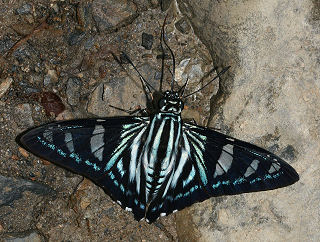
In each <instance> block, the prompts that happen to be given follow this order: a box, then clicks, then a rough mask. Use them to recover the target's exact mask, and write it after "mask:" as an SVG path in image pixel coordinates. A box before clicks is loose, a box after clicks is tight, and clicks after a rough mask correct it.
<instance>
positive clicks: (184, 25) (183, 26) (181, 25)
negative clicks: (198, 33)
mask: <svg viewBox="0 0 320 242" xmlns="http://www.w3.org/2000/svg"><path fill="white" fill-rule="evenodd" d="M175 26H176V28H177V29H178V30H179V31H180V32H181V33H183V34H187V33H189V31H190V29H191V26H190V24H189V23H188V21H187V20H186V18H181V19H179V20H178V21H177V22H176V23H175Z"/></svg>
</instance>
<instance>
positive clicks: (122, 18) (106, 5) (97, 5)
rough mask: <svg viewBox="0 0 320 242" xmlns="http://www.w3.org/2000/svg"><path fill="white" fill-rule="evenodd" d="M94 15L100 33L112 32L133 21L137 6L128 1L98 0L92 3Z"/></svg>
mask: <svg viewBox="0 0 320 242" xmlns="http://www.w3.org/2000/svg"><path fill="white" fill-rule="evenodd" d="M92 14H93V18H94V20H95V21H96V23H97V25H98V28H99V30H100V31H112V30H114V29H116V28H118V27H120V26H123V25H125V24H127V23H129V22H131V21H133V20H134V19H135V18H136V16H137V6H136V5H135V3H134V2H133V1H128V0H96V1H93V3H92Z"/></svg>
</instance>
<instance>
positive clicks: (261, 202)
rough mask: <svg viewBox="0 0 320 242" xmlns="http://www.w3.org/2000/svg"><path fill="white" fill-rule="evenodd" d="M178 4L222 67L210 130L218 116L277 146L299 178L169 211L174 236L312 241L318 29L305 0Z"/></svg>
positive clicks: (247, 136)
mask: <svg viewBox="0 0 320 242" xmlns="http://www.w3.org/2000/svg"><path fill="white" fill-rule="evenodd" d="M178 5H179V8H180V10H181V11H182V12H183V14H185V15H186V16H187V17H188V18H189V20H190V21H191V23H192V26H193V28H194V30H195V33H196V34H197V35H198V36H199V38H200V39H201V40H202V41H203V42H204V43H206V45H207V47H208V49H209V50H210V53H211V55H212V58H213V60H214V61H215V62H216V63H217V65H220V66H227V65H231V66H232V67H231V69H230V71H229V74H227V75H225V76H224V77H222V79H221V80H220V88H221V93H222V95H219V96H217V97H216V98H215V99H214V100H216V101H217V102H216V103H212V108H213V109H212V122H211V126H215V121H217V120H222V121H223V125H225V126H227V127H229V129H230V131H231V133H230V135H232V136H235V137H237V138H240V139H243V140H246V141H249V142H252V143H255V144H257V145H259V146H262V147H264V148H268V147H272V146H273V145H275V144H277V145H278V147H279V148H278V149H276V154H278V155H280V156H281V155H284V156H283V158H287V159H288V160H287V161H288V162H290V163H292V166H293V167H294V168H295V169H296V170H297V172H298V173H299V174H300V181H299V182H297V183H296V184H294V185H292V186H289V187H286V188H282V189H278V190H274V191H268V192H260V193H251V194H243V195H237V196H226V197H221V198H212V199H210V200H208V201H206V202H203V203H201V204H197V205H194V206H192V207H191V208H190V209H189V210H186V211H184V212H180V213H177V219H178V221H179V222H178V223H177V228H178V233H179V237H180V240H183V238H185V236H186V234H187V235H189V237H188V239H189V240H193V239H194V240H200V241H239V240H246V241H288V240H289V241H316V240H318V238H319V233H318V231H319V230H320V214H319V213H317V212H315V211H320V184H319V182H315V181H319V179H320V173H319V171H320V167H319V153H320V146H319V145H318V144H319V143H320V134H319V133H320V128H319V127H320V125H319V117H320V110H319V108H318V106H319V103H320V95H319V88H320V86H319V80H320V63H319V46H320V37H319V32H320V28H319V18H317V17H316V16H315V13H317V11H316V9H318V8H317V5H316V3H315V1H311V0H307V1H300V0H293V1H292V0H290V1H289V0H285V1H281V0H273V1H262V0H259V1H255V2H253V1H236V2H235V1H228V0H227V1H211V0H200V1H199V0H178ZM318 11H319V10H318ZM217 103H219V107H218V106H217ZM271 136H277V137H278V139H272V138H270V137H271ZM288 147H289V148H288ZM285 154H288V155H287V156H286V155H285ZM191 214H192V216H191ZM190 217H191V218H192V219H191V220H190ZM310 218H312V219H310ZM185 221H189V223H188V226H189V227H188V230H187V231H186V230H185V229H183V226H185V224H184V222H185ZM191 221H192V222H191Z"/></svg>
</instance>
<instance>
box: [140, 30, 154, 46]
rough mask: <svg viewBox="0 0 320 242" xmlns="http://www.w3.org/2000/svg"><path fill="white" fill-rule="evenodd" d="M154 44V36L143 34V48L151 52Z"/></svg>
mask: <svg viewBox="0 0 320 242" xmlns="http://www.w3.org/2000/svg"><path fill="white" fill-rule="evenodd" d="M152 44H153V35H152V34H147V33H142V44H141V45H142V46H143V47H144V48H146V49H147V50H151V48H152Z"/></svg>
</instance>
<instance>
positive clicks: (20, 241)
mask: <svg viewBox="0 0 320 242" xmlns="http://www.w3.org/2000/svg"><path fill="white" fill-rule="evenodd" d="M4 241H5V242H41V241H43V238H42V237H41V235H39V234H37V233H31V234H29V235H27V236H25V237H17V238H10V239H5V240H4Z"/></svg>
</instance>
